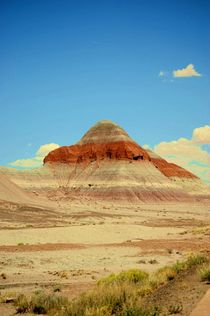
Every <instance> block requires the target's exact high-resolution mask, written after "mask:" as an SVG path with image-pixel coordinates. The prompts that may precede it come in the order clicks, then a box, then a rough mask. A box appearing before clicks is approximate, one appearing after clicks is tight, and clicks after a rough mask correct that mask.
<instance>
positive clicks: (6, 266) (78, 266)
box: [0, 201, 210, 315]
mask: <svg viewBox="0 0 210 316" xmlns="http://www.w3.org/2000/svg"><path fill="white" fill-rule="evenodd" d="M52 205H53V203H52ZM0 207H1V212H0V216H1V217H0V220H1V234H0V252H1V257H0V258H1V260H0V272H1V275H2V276H3V277H1V280H0V281H1V282H0V287H1V294H5V293H29V292H31V293H33V292H34V291H36V290H38V289H41V288H46V289H48V290H49V289H52V288H53V287H54V286H56V285H61V286H62V287H63V290H62V291H63V293H64V294H65V295H68V296H69V297H74V296H76V295H77V294H78V293H80V292H82V291H84V290H86V289H88V288H90V287H93V286H94V284H95V283H96V281H97V280H98V279H100V278H101V277H103V276H105V275H109V274H110V273H112V272H119V271H122V270H128V269H131V268H140V269H143V270H146V271H154V270H156V269H158V268H160V267H164V266H166V265H168V264H172V263H175V262H176V261H177V260H183V259H184V258H185V257H186V255H187V254H189V253H191V252H193V253H195V252H198V251H209V250H210V226H209V223H210V207H209V206H208V205H201V204H198V205H188V204H184V203H182V204H178V205H177V204H165V205H163V204H162V205H161V204H160V205H155V204H151V205H141V206H136V205H127V206H126V205H124V206H122V205H116V204H115V205H112V204H111V203H106V206H104V205H103V206H102V205H101V204H100V203H95V204H91V203H89V205H88V203H87V202H86V205H85V204H84V205H83V204H82V203H80V201H70V202H69V203H63V204H62V203H61V205H60V208H59V209H58V208H56V206H54V207H53V206H52V209H51V210H45V209H39V208H35V207H34V208H33V207H31V208H30V207H27V206H24V205H23V206H17V205H15V204H12V203H11V204H9V203H7V204H6V205H5V203H1V206H0ZM1 308H3V309H2V312H1V313H3V310H5V313H4V314H3V315H13V313H14V310H13V308H11V313H9V311H8V310H7V308H6V307H5V304H3V305H2V306H1ZM0 310H1V309H0ZM1 315H2V314H1Z"/></svg>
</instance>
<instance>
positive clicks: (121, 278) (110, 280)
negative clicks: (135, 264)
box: [98, 269, 149, 285]
mask: <svg viewBox="0 0 210 316" xmlns="http://www.w3.org/2000/svg"><path fill="white" fill-rule="evenodd" d="M148 277H149V274H148V273H147V272H145V271H142V270H139V269H131V270H128V271H122V272H120V273H119V274H114V273H112V274H110V275H109V276H108V277H105V278H103V279H101V280H99V281H98V284H99V285H100V284H104V285H105V284H107V285H108V284H114V283H115V284H116V283H118V284H119V283H123V282H129V283H139V282H142V281H144V280H145V279H147V278H148Z"/></svg>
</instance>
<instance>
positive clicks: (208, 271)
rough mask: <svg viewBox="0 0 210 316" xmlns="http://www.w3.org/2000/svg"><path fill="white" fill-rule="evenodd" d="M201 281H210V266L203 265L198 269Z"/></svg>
mask: <svg viewBox="0 0 210 316" xmlns="http://www.w3.org/2000/svg"><path fill="white" fill-rule="evenodd" d="M199 274H200V278H201V281H207V282H210V267H207V266H204V267H202V268H201V269H200V270H199Z"/></svg>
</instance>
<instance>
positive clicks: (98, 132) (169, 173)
mask: <svg viewBox="0 0 210 316" xmlns="http://www.w3.org/2000/svg"><path fill="white" fill-rule="evenodd" d="M44 164H45V166H47V167H48V168H49V169H50V170H52V173H53V174H54V177H55V178H57V179H59V183H60V186H68V187H71V190H72V191H74V192H77V194H78V195H80V194H81V196H89V197H97V198H109V199H112V200H113V199H126V200H129V199H130V200H140V201H165V200H167V201H175V200H189V199H190V196H189V194H188V193H187V192H186V191H185V190H183V189H181V188H180V185H177V184H176V183H175V181H174V178H178V179H181V180H183V179H190V180H192V181H194V180H197V177H196V176H195V175H193V174H192V173H190V172H189V171H187V170H185V169H183V168H181V167H179V166H177V165H175V164H170V163H168V162H167V161H166V160H164V159H162V158H161V157H158V156H156V155H155V154H154V153H152V152H150V151H146V150H145V149H143V148H142V147H141V146H139V145H138V144H137V143H136V142H134V141H133V140H132V139H131V138H130V137H129V135H128V134H127V133H126V132H125V131H124V130H123V129H122V128H121V127H119V126H118V125H116V124H115V123H113V122H111V121H100V122H98V123H96V124H95V125H94V126H93V127H92V128H91V129H90V130H89V131H88V132H87V133H86V134H85V135H84V136H83V137H82V139H81V140H80V141H79V142H78V143H77V144H76V145H72V146H64V147H60V148H58V149H56V150H53V151H52V152H50V153H49V154H48V155H47V156H46V157H45V159H44ZM172 178H173V179H172ZM62 179H63V180H62ZM62 181H63V183H62Z"/></svg>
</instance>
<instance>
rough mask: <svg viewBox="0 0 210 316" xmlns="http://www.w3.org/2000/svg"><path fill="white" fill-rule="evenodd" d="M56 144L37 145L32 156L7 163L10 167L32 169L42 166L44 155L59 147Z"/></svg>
mask: <svg viewBox="0 0 210 316" xmlns="http://www.w3.org/2000/svg"><path fill="white" fill-rule="evenodd" d="M59 147H60V146H59V145H58V144H54V143H51V144H45V145H42V146H40V147H39V149H38V150H37V152H36V154H35V156H34V157H32V158H27V159H18V160H15V161H13V162H10V163H9V165H10V166H12V167H18V168H24V169H32V168H38V167H40V166H42V164H43V159H44V157H45V156H46V155H47V154H48V153H49V152H50V151H52V150H54V149H57V148H59Z"/></svg>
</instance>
